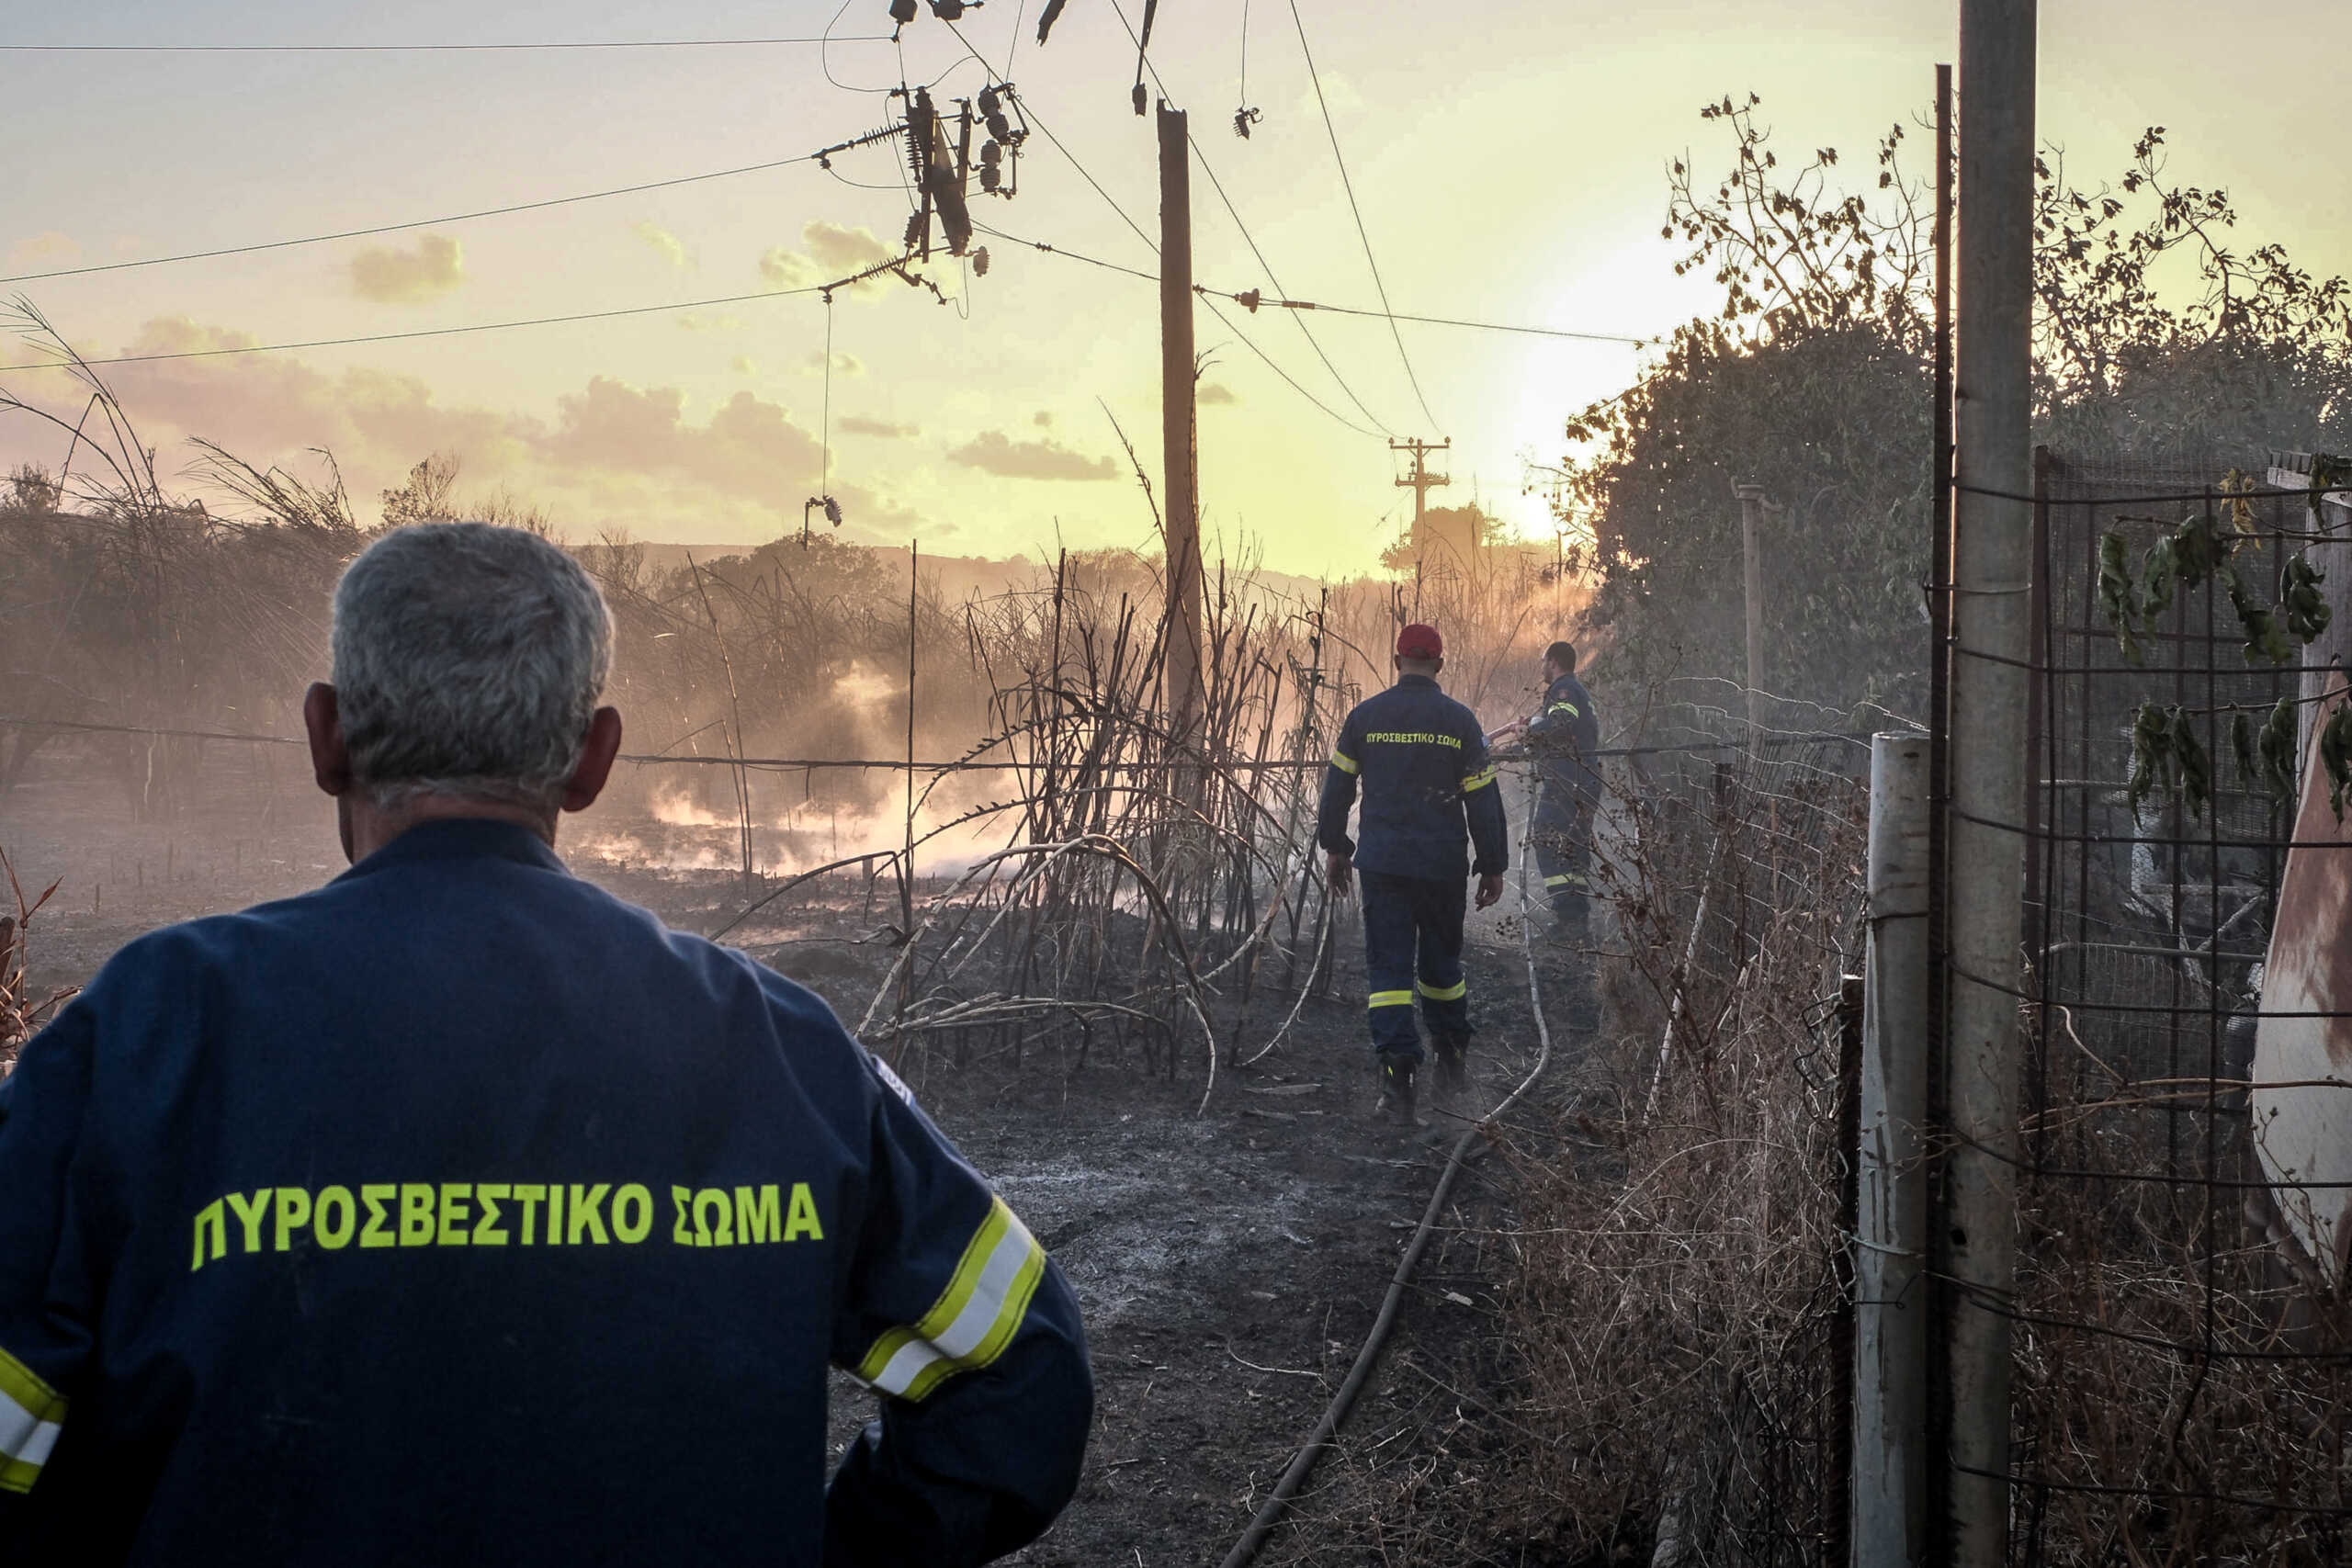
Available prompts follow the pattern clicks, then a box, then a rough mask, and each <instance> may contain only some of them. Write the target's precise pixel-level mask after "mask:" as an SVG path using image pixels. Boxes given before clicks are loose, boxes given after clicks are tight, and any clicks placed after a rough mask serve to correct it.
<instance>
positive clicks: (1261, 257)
mask: <svg viewBox="0 0 2352 1568" xmlns="http://www.w3.org/2000/svg"><path fill="white" fill-rule="evenodd" d="M1111 11H1112V14H1113V15H1114V16H1116V17H1118V18H1119V25H1120V26H1121V27H1123V28H1126V30H1127V36H1128V38H1130V39H1136V45H1137V47H1138V48H1140V47H1141V40H1140V39H1137V38H1136V30H1135V28H1134V26H1133V25H1132V24H1130V23H1129V22H1128V20H1127V13H1126V10H1125V7H1123V6H1120V5H1119V3H1118V0H1111ZM1148 69H1149V70H1150V72H1151V80H1152V85H1154V86H1156V87H1158V88H1159V96H1161V97H1163V98H1169V99H1173V98H1174V97H1175V96H1176V95H1175V94H1173V93H1170V91H1169V90H1168V84H1167V83H1166V82H1164V81H1162V80H1161V79H1160V75H1159V66H1157V65H1152V66H1149V67H1148ZM1184 140H1185V141H1186V142H1187V143H1188V144H1189V145H1190V146H1191V147H1192V150H1193V158H1194V159H1195V160H1197V161H1198V162H1199V164H1200V165H1201V173H1203V174H1204V175H1208V177H1209V186H1210V187H1211V188H1212V189H1214V190H1215V191H1216V198H1217V200H1219V201H1220V202H1222V203H1224V204H1225V214H1226V216H1227V217H1228V218H1230V219H1232V220H1233V226H1234V228H1235V229H1237V230H1238V231H1240V234H1241V240H1242V243H1244V244H1246V245H1248V246H1249V247H1250V254H1251V255H1253V256H1255V257H1257V258H1258V265H1259V267H1260V268H1261V270H1262V271H1263V272H1264V273H1265V275H1266V281H1267V282H1268V283H1271V284H1272V285H1273V286H1274V292H1276V293H1277V294H1279V293H1281V292H1283V282H1282V279H1281V278H1279V277H1276V276H1274V265H1273V263H1272V262H1270V261H1268V260H1267V259H1266V253H1265V252H1264V251H1262V250H1261V249H1259V248H1258V241H1257V237H1256V236H1255V235H1253V234H1251V233H1250V225H1249V224H1247V223H1244V222H1243V221H1242V220H1241V213H1240V210H1239V209H1238V208H1236V207H1235V206H1234V205H1233V198H1232V197H1230V196H1227V194H1226V190H1225V182H1224V181H1223V180H1220V179H1218V178H1217V177H1216V170H1215V169H1214V168H1211V167H1210V166H1209V159H1208V154H1207V153H1206V152H1203V151H1202V149H1201V143H1200V139H1199V138H1198V137H1196V136H1194V135H1193V132H1192V128H1191V127H1190V125H1187V126H1186V128H1185V130H1184ZM1293 319H1294V320H1296V321H1298V330H1299V332H1300V333H1302V334H1304V335H1305V337H1306V342H1307V346H1308V347H1310V348H1312V349H1314V350H1315V357H1316V358H1317V359H1319V360H1321V361H1322V362H1323V368H1324V369H1326V370H1328V371H1329V372H1330V373H1331V379H1332V380H1333V381H1334V382H1336V383H1337V384H1338V386H1339V389H1340V391H1342V392H1345V393H1346V394H1347V397H1348V401H1350V402H1351V403H1353V404H1355V405H1356V412H1358V413H1361V414H1363V416H1364V418H1366V419H1368V420H1370V421H1371V422H1372V423H1374V424H1375V425H1378V426H1379V427H1380V433H1381V434H1384V435H1388V434H1395V432H1393V431H1391V430H1390V429H1389V428H1388V423H1387V421H1385V420H1384V419H1382V418H1381V417H1380V416H1379V415H1378V414H1376V413H1374V412H1372V410H1371V409H1369V408H1368V407H1366V406H1365V405H1364V400H1363V399H1362V398H1360V397H1358V396H1356V389H1354V388H1353V387H1351V386H1349V385H1348V378H1346V377H1344V376H1342V375H1340V367H1338V366H1336V365H1334V364H1332V363H1331V356H1330V355H1329V354H1326V353H1325V352H1324V351H1323V344H1321V343H1320V342H1318V341H1317V338H1316V336H1315V333H1314V332H1313V331H1312V330H1311V329H1309V328H1308V326H1307V324H1306V321H1305V320H1304V319H1301V318H1293Z"/></svg>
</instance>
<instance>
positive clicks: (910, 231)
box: [906, 212, 922, 251]
mask: <svg viewBox="0 0 2352 1568" xmlns="http://www.w3.org/2000/svg"><path fill="white" fill-rule="evenodd" d="M920 243H922V213H920V212H910V213H908V214H907V239H906V249H908V250H910V251H911V250H913V249H914V248H915V246H916V245H918V244H920Z"/></svg>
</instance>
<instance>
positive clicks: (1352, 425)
mask: <svg viewBox="0 0 2352 1568" xmlns="http://www.w3.org/2000/svg"><path fill="white" fill-rule="evenodd" d="M1201 303H1202V304H1204V305H1206V306H1207V307H1208V308H1209V314H1210V315H1212V316H1215V317H1216V319H1217V320H1218V321H1221V322H1223V323H1224V325H1225V330H1226V331H1227V332H1229V333H1232V334H1233V335H1234V336H1235V337H1238V338H1239V339H1240V340H1241V345H1242V346H1243V347H1244V348H1247V349H1248V350H1249V351H1250V353H1252V354H1254V355H1257V356H1258V357H1259V358H1260V359H1262V360H1264V361H1265V362H1266V368H1267V369H1269V370H1271V371H1272V372H1273V373H1274V374H1275V375H1277V376H1279V377H1281V378H1283V380H1285V381H1288V382H1289V383H1290V389H1291V390H1292V391H1294V392H1296V393H1297V394H1298V395H1299V396H1300V397H1302V398H1305V399H1306V400H1307V401H1308V402H1310V403H1313V404H1314V405H1315V406H1316V407H1317V408H1318V409H1321V410H1322V411H1323V412H1325V413H1327V414H1329V415H1330V416H1331V417H1332V418H1333V419H1336V420H1338V421H1339V422H1340V423H1341V424H1344V425H1346V426H1347V427H1348V428H1349V429H1350V430H1352V431H1354V432H1355V433H1356V434H1358V435H1370V436H1374V437H1375V438H1376V437H1377V436H1378V435H1379V434H1380V432H1378V431H1376V430H1366V429H1365V428H1364V427H1363V425H1361V424H1358V423H1356V422H1355V421H1354V420H1351V419H1350V418H1349V417H1348V416H1347V415H1345V414H1343V413H1341V412H1340V411H1339V410H1337V409H1335V408H1333V407H1332V406H1331V405H1330V404H1329V403H1327V402H1325V401H1324V400H1322V399H1320V398H1318V397H1317V396H1316V395H1315V394H1314V393H1312V392H1310V391H1308V390H1307V389H1306V388H1304V387H1302V386H1300V385H1299V384H1298V380H1297V378H1295V377H1294V376H1293V375H1292V374H1291V373H1290V372H1289V371H1287V370H1285V369H1283V367H1281V366H1279V365H1277V364H1275V363H1274V361H1273V357H1272V355H1269V354H1268V353H1267V352H1266V351H1265V350H1264V349H1262V348H1260V347H1259V346H1258V344H1257V342H1256V340H1255V339H1253V338H1251V337H1250V334H1249V333H1245V332H1243V331H1242V330H1241V329H1240V328H1239V327H1238V326H1236V325H1235V324H1234V323H1233V322H1232V321H1230V320H1228V319H1227V316H1226V313H1225V312H1224V311H1222V310H1218V309H1217V308H1216V300H1215V299H1210V298H1208V297H1207V296H1205V295H1204V296H1203V297H1202V299H1201Z"/></svg>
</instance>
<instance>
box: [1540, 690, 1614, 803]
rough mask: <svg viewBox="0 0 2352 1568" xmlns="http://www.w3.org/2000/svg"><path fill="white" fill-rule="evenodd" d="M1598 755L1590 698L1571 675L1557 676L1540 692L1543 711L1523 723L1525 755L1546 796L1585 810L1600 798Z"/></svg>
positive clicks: (1597, 732) (1595, 716) (1597, 728)
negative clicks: (1533, 764) (1532, 760)
mask: <svg viewBox="0 0 2352 1568" xmlns="http://www.w3.org/2000/svg"><path fill="white" fill-rule="evenodd" d="M1527 750H1528V754H1529V755H1530V756H1532V757H1533V758H1535V759H1536V763H1537V771H1538V773H1539V774H1540V776H1541V777H1542V779H1543V782H1544V791H1545V792H1546V794H1556V795H1559V796H1560V797H1561V800H1560V804H1563V805H1565V804H1566V802H1567V801H1568V800H1571V799H1573V800H1575V801H1577V802H1578V803H1580V804H1582V805H1583V806H1584V807H1586V808H1587V809H1589V808H1590V807H1591V806H1592V804H1593V802H1595V801H1596V800H1598V799H1600V768H1599V767H1598V766H1597V765H1596V763H1595V761H1594V759H1593V753H1595V752H1597V751H1599V750H1600V715H1599V714H1597V713H1595V712H1594V711H1593V706H1592V694H1591V693H1589V692H1588V691H1586V690H1585V689H1584V682H1581V681H1579V680H1577V678H1576V676H1575V675H1574V674H1567V675H1563V676H1561V677H1560V678H1559V679H1558V680H1556V681H1555V682H1552V683H1551V684H1550V685H1549V686H1547V687H1545V688H1544V705H1543V706H1542V707H1540V708H1539V709H1537V710H1536V714H1535V716H1534V717H1533V718H1531V719H1529V720H1528V721H1527Z"/></svg>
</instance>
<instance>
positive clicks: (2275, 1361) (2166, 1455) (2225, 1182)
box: [1954, 458, 2352, 1563]
mask: <svg viewBox="0 0 2352 1568" xmlns="http://www.w3.org/2000/svg"><path fill="white" fill-rule="evenodd" d="M2037 491H2038V497H2039V499H2038V502H2037V507H2036V512H2037V531H2038V532H2039V533H2040V534H2041V572H2040V581H2041V584H2043V585H2045V587H2044V592H2043V593H2042V594H2041V605H2040V613H2039V615H2038V617H2037V618H2038V620H2039V623H2040V626H2039V637H2040V639H2041V640H2040V658H2039V660H2038V661H2037V662H2038V665H2039V669H2038V671H2037V677H2036V681H2035V692H2036V705H2037V712H2036V713H2035V715H2034V716H2033V725H2032V733H2033V735H2034V738H2035V748H2036V756H2035V758H2034V761H2035V764H2036V779H2037V782H2036V784H2035V785H2034V789H2033V792H2032V806H2031V809H2030V814H2029V821H2028V824H2027V826H2028V830H2029V848H2028V852H2027V876H2028V895H2027V897H2028V908H2027V926H2026V929H2027V953H2026V957H2027V965H2028V982H2027V986H2026V995H2025V996H2024V998H2021V999H2022V1003H2023V1016H2024V1020H2025V1022H2026V1025H2027V1031H2028V1035H2029V1049H2028V1054H2027V1066H2026V1076H2027V1083H2026V1094H2025V1109H2024V1125H2023V1127H2022V1129H2021V1130H2022V1133H2023V1134H2024V1135H2023V1137H2022V1139H2021V1141H2020V1144H2019V1147H2020V1149H2021V1150H2022V1165H2023V1168H2022V1169H2021V1170H2020V1172H2019V1177H2020V1180H2019V1183H2018V1197H2019V1209H2020V1213H2019V1224H2020V1231H2019V1243H2020V1245H2019V1253H2018V1282H2017V1291H2016V1294H2015V1296H2014V1298H2013V1299H2012V1300H2010V1301H2007V1302H1994V1301H1988V1300H1981V1299H1963V1300H1961V1301H1959V1302H1958V1303H1955V1306H1954V1310H1955V1311H1957V1312H1967V1311H1978V1312H2002V1313H2006V1314H2009V1315H2010V1316H2011V1318H2012V1321H2013V1332H2014V1338H2013V1344H2014V1347H2015V1369H2016V1383H2015V1390H2014V1393H2015V1407H2014V1427H2013V1433H2014V1439H2015V1440H2014V1445H2013V1450H2012V1451H2013V1456H2014V1459H2013V1465H2014V1470H2015V1477H2014V1479H2015V1483H2016V1484H2015V1488H2014V1491H2013V1494H2012V1512H2011V1547H2012V1560H2013V1561H2016V1562H2025V1563H2043V1562H2050V1563H2075V1562H2082V1563H2092V1562H2098V1563H2108V1562H2119V1563H2141V1562H2327V1561H2339V1560H2341V1558H2342V1555H2343V1553H2344V1551H2345V1550H2346V1546H2347V1536H2346V1523H2347V1520H2352V1468H2347V1461H2346V1451H2345V1447H2344V1439H2345V1437H2346V1417H2347V1416H2352V1337H2347V1336H2346V1327H2347V1324H2346V1318H2345V1316H2344V1314H2343V1313H2342V1311H2341V1303H2340V1300H2339V1298H2338V1296H2337V1293H2336V1292H2335V1286H2334V1281H2333V1280H2332V1278H2331V1277H2330V1276H2329V1274H2328V1273H2327V1272H2326V1271H2325V1270H2324V1269H2323V1268H2322V1267H2320V1266H2318V1265H2316V1264H2315V1263H2314V1261H2313V1260H2312V1259H2311V1258H2308V1257H2303V1258H2298V1257H2297V1256H2296V1254H2297V1253H2298V1252H2299V1251H2301V1248H2300V1247H2298V1245H2297V1241H2296V1238H2295V1236H2294V1235H2293V1234H2292V1229H2293V1227H2292V1226H2291V1225H2290V1224H2287V1223H2284V1221H2283V1219H2282V1215H2281V1213H2280V1212H2279V1204H2278V1192H2277V1191H2276V1190H2274V1189H2273V1185H2272V1184H2273V1182H2274V1181H2276V1180H2278V1179H2282V1178H2290V1177H2292V1176H2293V1175H2295V1174H2297V1173H2295V1172H2292V1171H2290V1170H2287V1169H2282V1168H2278V1167H2277V1166H2276V1163H2275V1162H2267V1161H2266V1160H2265V1158H2264V1157H2263V1151H2262V1148H2261V1140H2259V1139H2258V1138H2257V1137H2256V1134H2255V1131H2254V1124H2253V1122H2252V1120H2251V1119H2250V1116H2249V1107H2250V1104H2251V1103H2252V1100H2253V1096H2252V1094H2251V1093H2250V1091H2251V1090H2252V1089H2253V1087H2254V1082H2255V1079H2256V1071H2255V1069H2256V1038H2257V1034H2258V1033H2259V1032H2260V1031H2261V1029H2262V1028H2263V1026H2264V1021H2265V996H2266V990H2267V989H2268V990H2270V991H2271V992H2272V994H2273V995H2274V999H2275V991H2276V987H2275V986H2271V987H2267V984H2266V980H2267V976H2266V969H2267V959H2268V955H2269V953H2270V951H2271V946H2272V936H2273V931H2274V926H2275V923H2276V919H2277V914H2278V909H2279V907H2280V892H2281V885H2282V881H2283V880H2284V879H2285V877H2286V874H2287V871H2288V863H2289V853H2290V844H2291V843H2293V842H2294V841H2295V835H2296V832H2297V829H2296V825H2295V818H2296V810H2295V799H2294V795H2295V791H2296V789H2297V787H2298V784H2299V781H2300V780H2301V778H2302V768H2301V766H2300V765H2298V763H2297V761H2296V758H2297V757H2298V755H2299V754H2301V755H2306V756H2307V755H2308V751H2309V747H2308V745H2307V744H2306V745H2303V746H2301V747H2299V746H2298V739H2299V737H2300V738H2302V739H2308V737H2309V736H2310V734H2311V733H2312V725H2311V723H2310V721H2309V715H2308V713H2307V712H2306V710H2307V709H2308V707H2309V705H2307V704H2306V703H2305V702H2304V701H2303V698H2304V695H2305V680H2304V677H2305V674H2306V672H2307V671H2320V670H2321V669H2322V667H2321V666H2319V665H2318V664H2317V662H2316V660H2315V658H2314V656H2313V655H2312V653H2311V652H2309V651H2301V652H2299V651H2298V650H2296V649H2293V648H2292V647H2291V646H2290V645H2288V644H2287V643H2284V642H2282V641H2281V640H2279V639H2275V638H2267V637H2265V636H2264V626H2263V622H2262V620H2261V616H2263V615H2266V614H2271V613H2274V612H2273V611H2272V606H2273V604H2274V598H2276V599H2277V600H2278V602H2279V603H2283V602H2284V596H2285V593H2286V592H2287V590H2288V587H2289V585H2290V583H2291V582H2292V581H2293V573H2294V571H2295V570H2296V568H2295V567H2294V565H2293V564H2292V563H2296V562H2299V561H2301V562H2303V563H2305V564H2318V557H2319V551H2318V548H2317V547H2318V546H2319V544H2320V542H2321V541H2322V540H2323V539H2324V534H2323V533H2322V532H2320V527H2319V521H2318V517H2317V515H2316V509H2315V508H2313V507H2312V505H2311V504H2310V503H2309V502H2308V501H2307V500H2306V498H2304V497H2303V496H2301V495H2298V494H2292V493H2282V492H2279V491H2273V490H2270V489H2269V488H2268V487H2267V486H2264V485H2262V484H2261V483H2260V482H2259V480H2256V481H2253V482H2245V481H2244V480H2243V479H2242V478H2241V477H2239V476H2234V475H2231V476H2225V474H2224V470H2223V467H2222V465H2220V464H2213V465H2211V466H2206V467H2189V468H2154V467H2150V466H2146V465H2133V466H2128V467H2127V466H2114V465H2096V464H2089V463H2082V462H2069V461H2065V460H2063V459H2057V458H2045V459H2044V461H2043V462H2042V464H2041V467H2040V471H2039V482H2038V485H2037ZM2239 491H2250V492H2253V493H2250V494H2243V495H2242V494H2238V493H2233V492H2239ZM2199 537H2204V538H2211V539H2214V540H2216V541H2218V543H2219V547H2220V548H2219V552H2218V559H2217V560H2215V561H2214V562H2213V563H2212V564H2211V570H2207V571H2206V572H2204V573H2203V581H2200V582H2196V583H2190V582H2188V581H2187V580H2186V578H2185V577H2178V576H2174V577H2172V578H2171V579H2170V581H2169V582H2168V588H2169V590H2170V591H2169V592H2166V593H2165V597H2166V598H2168V600H2169V603H2165V604H2155V603H2153V602H2152V596H2149V595H2145V594H2144V592H2143V590H2142V588H2141V587H2140V586H2139V585H2138V584H2136V583H2135V581H2134V578H2135V576H2136V575H2140V574H2142V573H2144V575H2145V577H2146V578H2147V579H2148V580H2149V581H2152V582H2153V581H2155V580H2156V579H2157V578H2158V577H2159V576H2160V574H2170V573H2172V571H2173V565H2174V563H2173V561H2172V559H2171V558H2169V556H2168V555H2167V554H2165V552H2167V551H2170V550H2173V549H2175V548H2176V547H2177V541H2179V540H2182V539H2194V538H2199ZM2119 569H2121V570H2119ZM2274 587H2275V588H2276V590H2277V592H2276V594H2274ZM2134 594H2142V595H2143V603H2142V604H2141V605H2140V609H2141V610H2142V612H2143V614H2141V615H2139V616H2138V617H2137V630H2136V635H2134V633H2133V631H2132V630H2131V628H2130V627H2128V626H2127V627H2126V629H2125V630H2124V631H2123V632H2122V633H2121V634H2120V635H2119V629H2118V622H2119V620H2124V621H2129V620H2131V619H2132V617H2131V616H2130V615H2128V614H2119V611H2120V610H2121V609H2122V608H2123V606H2124V605H2125V604H2126V603H2127V602H2128V601H2129V600H2130V599H2131V597H2132V596H2133V595H2134ZM2282 652H2283V653H2284V654H2285V655H2286V657H2285V658H2284V659H2283V660H2281V659H2279V658H2278V657H2277V656H2278V654H2280V653H2282ZM2272 726H2275V728H2269V727H2272ZM2249 741H2251V742H2252V744H2251V745H2249V744H2248V742H2249ZM2167 768H2169V769H2170V770H2171V773H2172V776H2171V777H2170V778H2169V779H2167V778H2165V776H2163V775H2164V773H2165V770H2166V769H2167ZM2282 785H2283V787H2282ZM2270 978H2275V976H2270ZM2276 1091H2277V1092H2280V1093H2284V1094H2287V1095H2289V1096H2290V1097H2295V1098H2302V1097H2310V1096H2326V1095H2329V1094H2332V1093H2335V1094H2340V1093H2341V1090H2340V1089H2330V1088H2329V1087H2328V1086H2326V1085H2324V1084H2323V1083H2317V1082H2314V1083H2311V1084H2308V1085H2302V1086H2296V1085H2292V1084H2281V1085H2278V1086H2276ZM2306 1174H2307V1173H2306ZM2333 1206H2334V1204H2333V1202H2331V1203H2330V1207H2331V1208H2332V1207H2333Z"/></svg>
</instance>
